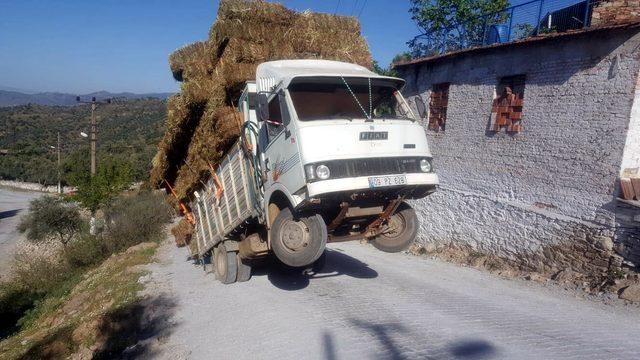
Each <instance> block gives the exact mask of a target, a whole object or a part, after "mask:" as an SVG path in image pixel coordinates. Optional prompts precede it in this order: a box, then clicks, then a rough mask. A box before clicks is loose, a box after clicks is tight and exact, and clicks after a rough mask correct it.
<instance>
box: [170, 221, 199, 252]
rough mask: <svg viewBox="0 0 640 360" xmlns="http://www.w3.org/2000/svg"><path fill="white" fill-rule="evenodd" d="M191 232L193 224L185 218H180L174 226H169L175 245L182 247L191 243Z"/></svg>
mask: <svg viewBox="0 0 640 360" xmlns="http://www.w3.org/2000/svg"><path fill="white" fill-rule="evenodd" d="M193 232H194V228H193V225H191V223H190V222H189V221H187V219H186V218H182V219H181V220H180V221H179V222H178V224H177V225H176V226H174V227H172V228H171V234H172V235H173V237H174V239H175V242H176V246H177V247H184V246H186V245H188V244H189V243H191V236H192V235H193Z"/></svg>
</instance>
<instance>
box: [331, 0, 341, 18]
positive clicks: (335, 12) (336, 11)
mask: <svg viewBox="0 0 640 360" xmlns="http://www.w3.org/2000/svg"><path fill="white" fill-rule="evenodd" d="M339 8H340V0H338V3H337V4H336V10H335V11H334V12H333V15H336V14H337V13H338V9H339Z"/></svg>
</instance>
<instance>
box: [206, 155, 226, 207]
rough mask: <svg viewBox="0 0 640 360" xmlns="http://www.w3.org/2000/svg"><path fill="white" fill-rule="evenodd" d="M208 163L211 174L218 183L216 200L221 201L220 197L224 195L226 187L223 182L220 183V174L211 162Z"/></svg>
mask: <svg viewBox="0 0 640 360" xmlns="http://www.w3.org/2000/svg"><path fill="white" fill-rule="evenodd" d="M207 164H209V171H211V176H212V177H213V182H214V183H215V184H216V189H217V190H216V200H217V201H220V197H221V196H222V193H223V192H224V187H222V183H220V178H218V174H216V171H215V170H214V169H213V165H211V163H210V162H208V161H207Z"/></svg>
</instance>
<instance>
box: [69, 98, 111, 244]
mask: <svg viewBox="0 0 640 360" xmlns="http://www.w3.org/2000/svg"><path fill="white" fill-rule="evenodd" d="M76 101H77V102H79V103H81V104H91V179H93V177H94V176H96V168H97V165H96V144H97V142H98V134H97V127H98V124H97V121H96V109H97V108H98V105H100V104H111V99H107V100H104V101H96V97H95V96H94V97H92V98H91V101H80V96H76ZM89 233H90V234H91V235H95V234H96V214H95V212H94V211H91V220H90V221H89Z"/></svg>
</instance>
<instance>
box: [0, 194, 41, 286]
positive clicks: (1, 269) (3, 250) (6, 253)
mask: <svg viewBox="0 0 640 360" xmlns="http://www.w3.org/2000/svg"><path fill="white" fill-rule="evenodd" d="M41 195H42V194H41V193H35V192H29V191H22V190H9V189H6V188H0V278H1V277H3V276H5V275H6V274H7V273H8V272H9V271H10V265H11V259H12V258H13V253H14V251H15V248H16V242H17V240H18V238H19V237H20V234H19V233H18V231H17V230H16V227H17V226H18V223H19V221H20V216H21V215H22V214H24V212H25V211H26V210H27V209H28V208H29V202H30V201H31V200H32V199H34V198H36V197H38V196H41Z"/></svg>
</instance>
